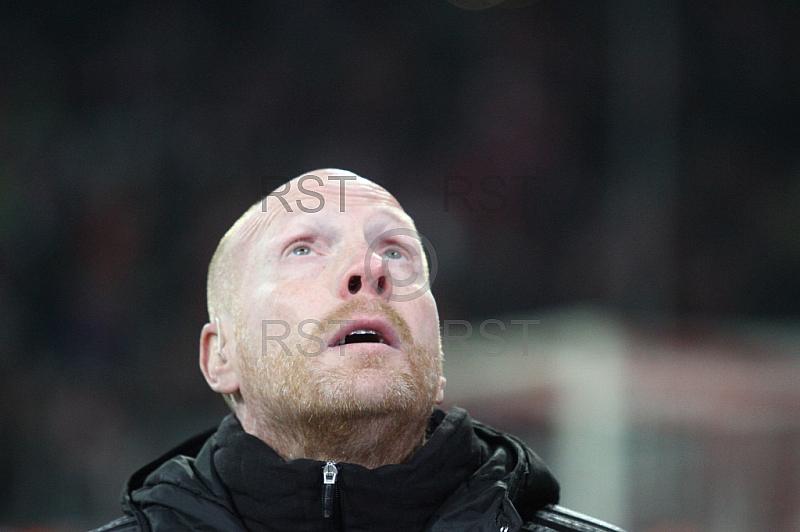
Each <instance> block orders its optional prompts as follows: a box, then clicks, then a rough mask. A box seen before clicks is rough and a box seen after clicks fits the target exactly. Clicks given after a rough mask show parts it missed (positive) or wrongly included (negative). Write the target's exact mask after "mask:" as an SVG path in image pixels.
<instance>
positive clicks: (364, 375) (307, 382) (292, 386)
mask: <svg viewBox="0 0 800 532" xmlns="http://www.w3.org/2000/svg"><path fill="white" fill-rule="evenodd" d="M364 315H367V316H371V317H381V318H383V319H385V320H387V321H388V323H389V324H390V325H391V326H392V328H393V329H394V330H395V331H396V333H397V335H398V337H399V339H400V344H399V345H400V346H402V347H403V348H404V352H403V353H396V354H389V353H386V352H383V353H384V354H382V355H375V356H365V357H357V358H354V359H351V360H349V361H348V363H347V364H343V365H341V366H338V367H329V366H322V365H319V364H314V360H313V357H308V356H303V355H301V354H299V353H296V352H293V353H292V354H291V355H290V354H289V353H286V352H285V350H284V349H283V347H282V346H281V345H279V344H278V343H277V342H270V343H269V344H267V345H266V346H265V348H266V350H265V352H263V353H262V352H260V350H258V349H255V348H256V346H258V345H260V342H259V343H256V342H254V341H252V340H253V339H252V338H250V337H248V335H247V334H246V332H245V331H242V330H241V328H240V327H237V351H238V356H239V365H240V369H241V373H242V379H243V382H242V385H241V389H242V390H241V391H242V396H243V398H244V400H245V403H246V404H247V406H248V408H249V409H250V411H251V413H252V414H253V415H254V416H255V417H256V418H257V419H259V420H260V422H261V423H264V424H265V426H268V427H270V428H271V429H272V430H283V431H286V430H302V431H303V432H306V431H308V430H309V429H312V428H314V427H316V428H318V429H323V426H324V428H325V430H327V431H331V430H333V429H332V427H333V426H335V427H339V428H340V429H341V427H343V424H344V425H347V424H348V423H349V422H352V421H356V420H358V419H365V418H376V417H386V418H392V419H393V420H394V422H393V423H392V424H393V425H398V424H400V426H402V424H416V423H419V422H420V420H425V419H427V417H428V415H429V414H430V413H431V411H432V410H433V406H434V404H435V399H436V395H437V393H438V388H439V378H440V376H441V374H442V369H441V354H440V350H439V349H438V346H437V348H436V349H432V348H430V347H425V346H422V345H420V344H418V343H417V342H415V341H414V339H413V337H412V335H411V332H410V329H409V327H408V324H407V323H406V321H405V320H404V319H403V318H402V317H401V316H400V315H399V314H398V313H397V312H396V311H395V310H394V309H393V308H392V307H391V306H389V305H388V304H387V303H386V302H384V301H383V300H375V299H364V298H354V299H351V300H350V301H348V302H346V303H344V304H342V305H341V306H339V307H337V308H336V309H334V311H332V312H331V313H329V314H328V315H326V316H325V317H323V318H322V319H321V320H319V323H320V324H321V326H320V327H317V330H316V331H313V333H311V334H309V335H307V336H312V337H314V338H317V339H318V338H325V339H327V338H332V337H333V336H334V334H336V332H338V331H339V329H340V327H341V323H342V322H343V321H345V320H351V319H353V318H354V317H355V316H364ZM285 345H288V346H296V345H299V347H300V348H301V349H302V350H303V352H305V353H318V352H320V345H319V341H318V340H311V339H308V338H302V337H301V336H300V335H299V334H297V331H293V332H292V333H291V334H290V335H289V336H288V337H287V338H286V340H285ZM337 356H338V354H337ZM344 356H347V355H346V354H345V355H344ZM389 356H405V357H407V364H406V366H405V368H403V369H397V368H393V367H390V366H389V365H388V357H389ZM371 378H373V379H378V380H380V381H382V382H381V383H380V384H379V386H378V383H373V384H375V386H372V387H373V388H375V387H376V386H378V387H379V388H380V390H379V393H377V394H376V393H375V391H374V390H373V391H372V392H371V393H365V390H364V389H363V388H365V387H368V386H369V385H370V384H371V383H370V382H369V379H371ZM298 436H300V435H299V434H298ZM302 437H303V438H305V439H308V438H310V436H309V435H308V434H304V435H303V436H302Z"/></svg>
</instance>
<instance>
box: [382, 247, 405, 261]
mask: <svg viewBox="0 0 800 532" xmlns="http://www.w3.org/2000/svg"><path fill="white" fill-rule="evenodd" d="M383 256H384V257H385V258H387V259H392V260H397V259H402V258H403V254H402V253H400V252H399V251H397V250H396V249H390V250H389V251H386V252H384V253H383Z"/></svg>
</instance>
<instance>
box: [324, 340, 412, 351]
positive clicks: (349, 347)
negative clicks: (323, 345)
mask: <svg viewBox="0 0 800 532" xmlns="http://www.w3.org/2000/svg"><path fill="white" fill-rule="evenodd" d="M328 349H333V350H334V351H339V352H340V354H345V352H346V353H364V352H366V353H373V352H376V351H384V350H391V351H396V350H397V349H396V348H394V347H392V346H390V345H389V344H382V343H379V342H359V343H355V344H339V345H332V346H330V347H328Z"/></svg>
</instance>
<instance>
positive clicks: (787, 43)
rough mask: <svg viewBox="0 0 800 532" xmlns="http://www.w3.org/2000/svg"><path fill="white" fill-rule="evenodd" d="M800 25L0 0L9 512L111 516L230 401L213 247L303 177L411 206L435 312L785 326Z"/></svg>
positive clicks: (763, 20)
mask: <svg viewBox="0 0 800 532" xmlns="http://www.w3.org/2000/svg"><path fill="white" fill-rule="evenodd" d="M453 2H454V3H458V2H456V0H453ZM463 3H466V4H469V2H463ZM478 4H480V1H476V2H472V6H471V7H474V6H475V5H478ZM487 4H488V2H487ZM468 7H470V6H468ZM798 30H800V8H798V5H797V3H796V2H791V1H777V0H735V1H724V2H723V1H713V0H707V1H701V0H683V1H677V0H674V1H666V0H657V1H653V2H635V1H633V0H609V1H607V2H585V1H563V0H558V1H556V0H540V1H538V2H519V1H516V2H507V3H506V4H505V5H501V6H495V7H491V8H489V9H485V10H472V9H464V8H462V7H459V6H456V5H453V4H451V3H448V2H446V1H444V0H436V1H433V0H426V1H412V2H396V3H383V2H366V1H354V2H341V3H328V2H323V1H315V2H287V3H280V2H241V1H228V2H217V1H196V2H187V1H166V2H150V1H143V2H117V1H104V2H99V1H97V2H89V1H87V2H55V1H39V2H14V1H11V2H6V3H4V4H3V6H2V7H0V322H1V323H2V325H3V326H2V331H3V333H2V341H1V342H0V344H2V349H0V370H1V371H2V376H3V379H2V398H3V399H2V401H0V471H2V474H0V501H2V502H1V503H0V523H4V524H5V525H6V526H7V527H9V529H10V527H12V526H13V527H17V528H25V527H33V526H34V525H38V526H48V527H52V528H53V529H71V528H72V527H74V528H75V529H80V528H81V527H86V526H90V525H98V524H99V523H100V522H101V521H102V520H103V519H111V518H113V517H115V516H116V513H117V512H118V510H117V502H116V500H117V493H118V492H119V490H120V489H121V485H122V482H123V481H124V479H125V478H126V476H127V475H128V474H129V473H130V472H132V471H133V470H134V469H135V468H136V467H138V466H140V465H142V464H143V463H145V462H146V461H148V460H150V459H152V458H154V457H155V456H157V455H158V454H160V453H161V452H162V451H164V450H166V449H167V448H168V447H170V446H172V445H175V444H177V443H178V442H179V441H180V440H181V439H182V438H184V437H186V436H189V435H190V434H191V433H192V432H193V431H195V430H198V429H201V428H206V427H208V426H211V425H213V424H214V423H216V421H217V420H218V419H219V418H220V417H221V416H222V415H224V413H225V411H226V410H225V407H224V405H223V404H222V402H221V401H220V400H219V399H218V398H217V397H215V396H214V394H213V393H211V392H210V391H209V390H208V388H207V386H206V385H205V383H204V381H203V379H202V376H201V374H200V372H199V371H198V369H197V362H196V352H197V343H198V337H199V331H200V328H201V327H202V325H203V324H204V323H205V321H206V311H205V274H206V268H207V265H208V261H209V259H210V257H211V254H212V252H213V250H214V248H215V246H216V244H217V242H218V241H219V239H220V238H221V236H222V235H223V234H224V232H225V230H226V229H227V228H228V227H229V226H230V224H231V223H232V222H233V221H234V220H235V219H236V218H237V217H238V216H239V215H240V214H241V213H242V212H243V211H244V210H245V209H246V208H247V207H248V206H249V205H250V204H252V203H253V202H255V201H256V200H257V199H258V198H259V197H261V196H262V195H264V194H266V193H268V192H269V191H270V190H272V189H273V188H275V187H276V186H278V185H279V184H281V183H282V182H283V181H285V180H287V179H289V178H291V177H293V176H295V175H298V174H301V173H303V172H305V171H309V170H312V169H315V168H319V167H331V166H332V167H341V168H346V169H349V170H352V171H354V172H357V173H360V174H362V175H364V176H365V177H368V178H370V179H373V180H375V181H377V182H378V183H381V184H382V185H384V186H385V187H386V188H388V189H389V190H390V191H392V192H393V193H394V194H395V195H396V196H397V197H398V199H399V200H400V201H401V203H403V205H404V206H405V207H406V210H407V211H409V213H410V214H411V215H412V216H413V217H415V219H416V220H417V223H418V227H419V229H420V231H421V232H422V233H423V234H424V235H425V236H426V237H427V238H428V239H429V240H430V241H431V243H432V246H433V247H434V248H435V251H436V255H437V257H438V262H439V272H438V276H437V278H436V280H435V282H434V285H433V290H434V294H435V295H436V297H437V300H438V302H439V306H440V312H441V314H442V318H445V319H459V320H479V319H485V318H494V317H499V316H503V315H507V314H514V313H517V314H520V313H525V314H526V315H529V316H537V315H541V314H543V313H545V312H547V311H549V310H550V309H557V308H565V307H569V306H571V305H575V304H581V305H590V306H592V307H593V308H597V309H601V312H607V313H610V314H613V315H614V316H616V317H617V318H618V319H620V320H623V321H624V322H625V323H627V324H632V325H633V326H636V327H642V328H644V329H647V330H653V329H657V330H660V331H669V332H670V334H676V335H683V334H685V332H686V331H694V330H696V327H697V326H698V325H697V324H698V323H708V322H709V321H715V320H723V321H725V320H742V321H746V322H748V323H754V322H755V323H770V324H776V325H779V326H781V327H788V328H790V329H792V330H796V329H797V328H798V324H799V323H800V321H799V320H798V318H800V179H799V178H800V149H798V148H800V140H799V139H800V76H798V72H800V46H798V39H797V35H798ZM795 347H797V346H792V347H790V351H791V350H792V349H794V348H795ZM798 351H800V350H794V351H793V355H797V357H796V358H800V352H798ZM792 430H793V432H792V434H793V435H794V436H796V435H797V428H796V427H795V428H794V429H792ZM792 445H795V444H792ZM792 449H796V450H797V451H798V453H797V454H793V455H792V456H798V455H800V447H796V448H795V447H792ZM792 452H794V451H792ZM633 467H635V464H634V466H633ZM792 478H793V479H794V480H793V482H798V484H797V485H800V480H798V479H797V478H795V477H792ZM795 488H797V486H795ZM633 515H634V516H636V515H638V516H639V517H638V518H637V517H632V518H631V520H630V521H629V522H628V523H624V524H627V525H631V524H638V525H647V524H648V521H647V516H646V515H645V513H642V512H640V513H639V514H636V513H635V512H633ZM798 515H800V514H798ZM636 519H638V521H637V520H636ZM799 519H800V518H799ZM766 528H769V526H767V527H766ZM0 529H3V525H2V524H0ZM15 529H16V528H15ZM653 530H655V528H653ZM658 530H662V529H658ZM663 530H667V529H666V528H664V529H663ZM669 530H673V529H669ZM675 530H677V528H676V529H675ZM681 530H684V529H681ZM686 530H688V529H686ZM692 530H694V529H692ZM715 530H716V529H715ZM727 530H733V529H731V528H728V529H727ZM787 530H788V528H787Z"/></svg>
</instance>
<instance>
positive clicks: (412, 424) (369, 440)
mask: <svg viewBox="0 0 800 532" xmlns="http://www.w3.org/2000/svg"><path fill="white" fill-rule="evenodd" d="M243 418H244V419H240V420H241V422H242V426H243V427H244V429H245V431H247V432H248V433H250V434H252V435H254V436H256V437H257V438H259V439H261V440H262V441H263V442H265V443H266V444H267V445H269V446H270V447H272V449H274V450H275V452H276V453H278V454H279V455H280V456H281V458H283V459H284V460H294V459H297V458H308V459H311V460H320V461H333V462H347V463H352V464H359V465H361V466H364V467H366V468H368V469H374V468H376V467H380V466H383V465H388V464H400V463H403V462H406V461H407V460H408V459H409V458H410V457H411V456H412V455H413V454H414V453H415V452H416V451H417V450H418V449H419V448H420V447H421V446H422V444H423V443H424V441H425V431H426V429H427V425H428V418H427V416H425V417H423V418H422V419H418V420H409V419H408V417H407V416H404V415H398V414H397V413H393V414H387V413H385V414H377V415H376V414H371V415H370V414H363V415H339V416H337V415H325V416H317V417H314V416H311V417H310V418H305V419H302V420H301V419H297V418H295V419H292V420H285V421H284V422H283V423H274V422H273V423H264V422H260V423H256V422H254V420H252V419H249V420H248V419H247V416H243Z"/></svg>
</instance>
